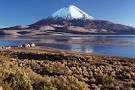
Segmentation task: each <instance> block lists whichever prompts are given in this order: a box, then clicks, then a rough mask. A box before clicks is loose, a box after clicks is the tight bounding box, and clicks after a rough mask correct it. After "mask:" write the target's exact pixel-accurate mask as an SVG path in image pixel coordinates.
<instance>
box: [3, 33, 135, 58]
mask: <svg viewBox="0 0 135 90" xmlns="http://www.w3.org/2000/svg"><path fill="white" fill-rule="evenodd" d="M32 42H34V43H36V44H37V45H39V46H42V47H44V46H45V47H51V48H56V49H63V50H70V51H78V52H85V53H92V54H98V55H109V56H122V57H133V58H135V36H134V35H132V36H131V35H128V36H105V35H104V36H95V35H94V36H66V35H64V36H31V37H10V38H9V37H0V46H18V45H22V44H25V43H32Z"/></svg>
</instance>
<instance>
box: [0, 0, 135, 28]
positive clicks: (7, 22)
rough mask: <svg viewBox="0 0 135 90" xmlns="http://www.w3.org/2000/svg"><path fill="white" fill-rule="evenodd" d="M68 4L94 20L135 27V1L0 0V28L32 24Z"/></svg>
mask: <svg viewBox="0 0 135 90" xmlns="http://www.w3.org/2000/svg"><path fill="white" fill-rule="evenodd" d="M70 4H73V5H76V6H77V7H79V8H80V9H82V10H83V11H85V12H86V13H88V14H89V15H91V16H93V17H95V18H96V19H103V20H109V21H112V22H115V23H121V24H125V25H130V26H134V27H135V0H0V27H8V26H15V25H27V24H32V23H34V22H36V21H38V20H40V19H43V18H46V17H48V16H49V15H51V14H52V13H54V12H55V11H56V10H58V9H59V8H62V7H64V6H67V5H70Z"/></svg>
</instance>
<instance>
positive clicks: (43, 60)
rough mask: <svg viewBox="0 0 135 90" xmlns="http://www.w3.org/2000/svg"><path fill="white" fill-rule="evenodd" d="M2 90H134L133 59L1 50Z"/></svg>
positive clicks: (0, 75) (29, 50) (134, 63)
mask: <svg viewBox="0 0 135 90" xmlns="http://www.w3.org/2000/svg"><path fill="white" fill-rule="evenodd" d="M0 87H2V88H3V89H4V90H134V89H135V59H132V58H121V57H109V56H96V55H90V54H83V53H76V52H67V51H58V50H53V49H52V50H51V49H42V48H12V49H9V50H5V49H1V50H0Z"/></svg>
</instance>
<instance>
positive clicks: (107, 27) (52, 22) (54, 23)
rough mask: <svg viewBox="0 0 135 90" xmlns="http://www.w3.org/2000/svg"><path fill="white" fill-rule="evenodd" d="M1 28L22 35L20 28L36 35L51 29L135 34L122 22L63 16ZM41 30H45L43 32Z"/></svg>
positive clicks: (132, 29)
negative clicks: (25, 24) (66, 17)
mask: <svg viewBox="0 0 135 90" xmlns="http://www.w3.org/2000/svg"><path fill="white" fill-rule="evenodd" d="M0 30H4V31H5V30H14V32H16V33H18V34H22V35H23V34H24V33H21V32H20V30H21V31H22V32H29V33H25V34H32V35H34V34H35V32H36V34H37V33H40V34H44V32H46V31H49V30H53V31H51V32H53V33H56V32H63V33H73V34H135V28H133V27H130V26H126V25H122V24H115V23H112V22H110V21H105V20H89V19H72V20H68V19H62V18H47V19H42V20H40V21H38V22H36V23H34V24H31V25H28V26H15V27H9V28H2V29H0ZM15 30H16V31H15ZM33 30H34V33H33ZM41 30H42V31H44V32H41ZM4 31H1V33H2V34H3V33H4V34H5V35H6V33H5V32H4ZM6 32H7V31H6ZM11 34H12V33H11ZM45 34H47V33H45ZM49 34H50V33H49Z"/></svg>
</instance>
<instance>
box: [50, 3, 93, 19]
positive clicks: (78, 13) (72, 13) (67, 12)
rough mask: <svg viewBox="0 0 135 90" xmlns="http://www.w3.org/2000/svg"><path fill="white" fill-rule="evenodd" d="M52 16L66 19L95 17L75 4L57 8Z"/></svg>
mask: <svg viewBox="0 0 135 90" xmlns="http://www.w3.org/2000/svg"><path fill="white" fill-rule="evenodd" d="M52 17H53V18H64V19H91V20H93V19H94V17H92V16H90V15H88V14H87V13H85V12H84V11H82V10H81V9H79V8H78V7H76V6H74V5H69V6H68V7H64V8H61V9H59V10H57V11H56V12H55V13H53V15H52Z"/></svg>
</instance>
